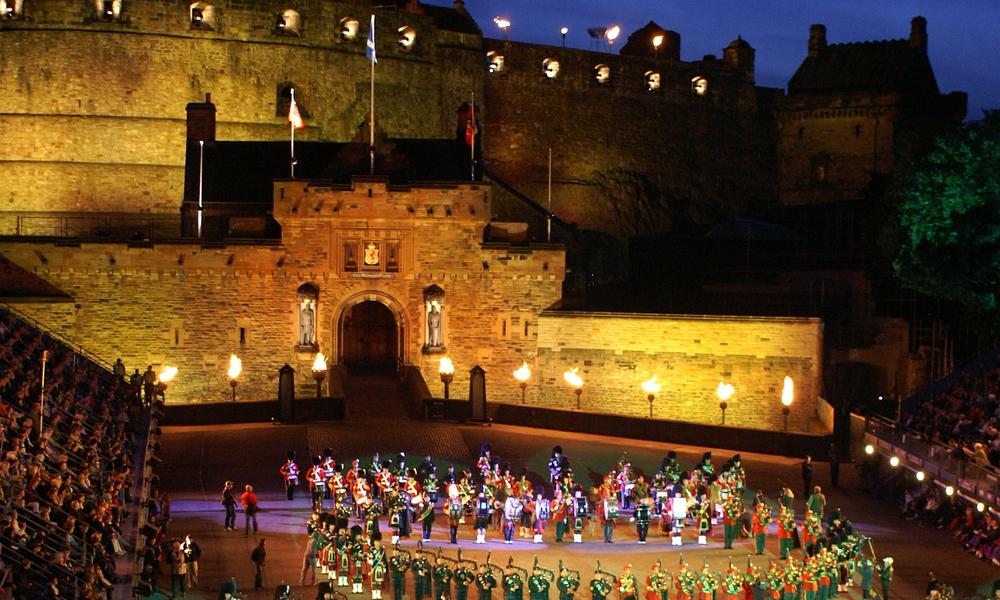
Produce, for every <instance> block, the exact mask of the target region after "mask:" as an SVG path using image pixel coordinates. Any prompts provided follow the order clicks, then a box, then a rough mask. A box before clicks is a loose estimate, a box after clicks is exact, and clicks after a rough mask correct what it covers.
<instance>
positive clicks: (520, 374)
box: [514, 361, 531, 404]
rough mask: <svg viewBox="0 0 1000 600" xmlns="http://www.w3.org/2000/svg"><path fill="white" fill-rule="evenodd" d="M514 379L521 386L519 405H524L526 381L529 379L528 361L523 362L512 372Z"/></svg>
mask: <svg viewBox="0 0 1000 600" xmlns="http://www.w3.org/2000/svg"><path fill="white" fill-rule="evenodd" d="M514 379H516V380H517V381H518V382H519V385H520V386H521V404H524V392H525V390H527V389H528V380H529V379H531V369H529V368H528V361H524V364H522V365H521V367H520V368H519V369H517V370H516V371H514Z"/></svg>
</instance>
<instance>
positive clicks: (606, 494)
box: [601, 487, 618, 544]
mask: <svg viewBox="0 0 1000 600" xmlns="http://www.w3.org/2000/svg"><path fill="white" fill-rule="evenodd" d="M617 518H618V498H617V496H616V495H615V494H614V492H613V490H612V489H611V488H610V487H609V488H605V489H603V490H602V498H601V530H602V532H603V533H604V543H605V544H611V543H613V540H612V538H613V537H614V535H615V519H617Z"/></svg>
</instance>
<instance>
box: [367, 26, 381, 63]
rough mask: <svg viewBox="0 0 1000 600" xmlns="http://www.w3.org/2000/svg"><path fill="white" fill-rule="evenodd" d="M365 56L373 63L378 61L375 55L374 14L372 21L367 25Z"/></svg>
mask: <svg viewBox="0 0 1000 600" xmlns="http://www.w3.org/2000/svg"><path fill="white" fill-rule="evenodd" d="M365 56H367V57H368V60H370V61H372V62H373V63H377V62H378V58H376V57H375V15H372V23H371V26H369V27H368V44H367V45H366V48H365Z"/></svg>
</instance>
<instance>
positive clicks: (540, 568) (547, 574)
mask: <svg viewBox="0 0 1000 600" xmlns="http://www.w3.org/2000/svg"><path fill="white" fill-rule="evenodd" d="M559 566H560V568H561V567H562V561H559ZM531 570H532V572H534V571H539V572H541V573H542V575H544V576H545V578H546V579H548V580H549V581H550V582H552V581H555V580H556V574H555V572H553V571H552V569H546V568H545V567H543V566H542V565H540V564H538V556H537V555H536V556H535V562H534V563H532V565H531Z"/></svg>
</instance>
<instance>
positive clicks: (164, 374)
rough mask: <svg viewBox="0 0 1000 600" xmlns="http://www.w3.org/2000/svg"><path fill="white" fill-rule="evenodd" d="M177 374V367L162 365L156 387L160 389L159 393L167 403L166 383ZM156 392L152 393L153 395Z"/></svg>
mask: <svg viewBox="0 0 1000 600" xmlns="http://www.w3.org/2000/svg"><path fill="white" fill-rule="evenodd" d="M176 376H177V367H163V370H162V371H160V376H159V378H158V379H159V383H157V384H156V388H157V389H158V390H159V391H160V395H161V396H163V403H164V404H166V403H167V384H168V383H170V382H171V381H172V380H173V379H174V377H176ZM155 395H156V394H154V396H155Z"/></svg>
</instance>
